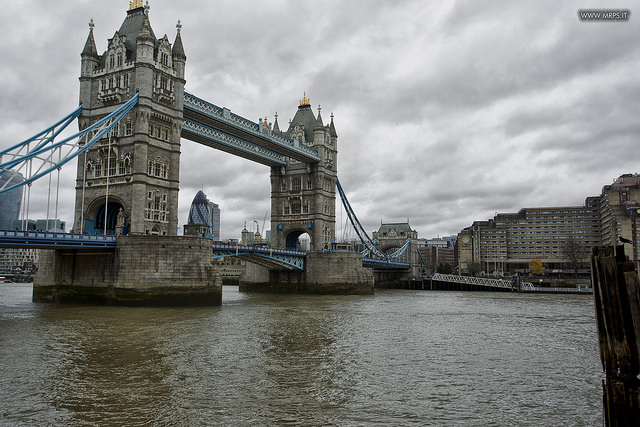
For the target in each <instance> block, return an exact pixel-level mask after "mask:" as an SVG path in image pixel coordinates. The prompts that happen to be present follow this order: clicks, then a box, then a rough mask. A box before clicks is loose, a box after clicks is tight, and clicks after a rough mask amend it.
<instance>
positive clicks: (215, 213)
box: [187, 190, 220, 240]
mask: <svg viewBox="0 0 640 427" xmlns="http://www.w3.org/2000/svg"><path fill="white" fill-rule="evenodd" d="M187 224H191V225H206V226H207V227H209V229H210V233H211V237H212V238H213V240H220V208H219V207H218V205H217V204H215V203H213V202H210V201H209V199H207V196H206V194H204V192H203V191H202V190H200V191H198V194H196V197H194V198H193V202H191V209H190V210H189V220H188V221H187Z"/></svg>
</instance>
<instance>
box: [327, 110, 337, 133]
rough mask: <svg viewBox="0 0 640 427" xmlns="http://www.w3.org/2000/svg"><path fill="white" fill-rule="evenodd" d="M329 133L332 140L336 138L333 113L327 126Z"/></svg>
mask: <svg viewBox="0 0 640 427" xmlns="http://www.w3.org/2000/svg"><path fill="white" fill-rule="evenodd" d="M329 131H330V132H331V137H332V138H337V137H338V134H337V133H336V127H335V126H334V125H333V113H331V124H330V125H329Z"/></svg>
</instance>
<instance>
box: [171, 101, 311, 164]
mask: <svg viewBox="0 0 640 427" xmlns="http://www.w3.org/2000/svg"><path fill="white" fill-rule="evenodd" d="M183 114H184V123H183V125H182V137H183V138H186V139H189V140H191V141H194V142H198V143H200V144H203V145H207V146H209V147H213V148H216V149H218V150H222V151H225V152H227V153H231V154H234V155H237V156H240V157H243V158H246V159H249V160H252V161H255V162H258V163H261V164H264V165H267V166H286V164H287V157H290V158H292V159H295V160H298V161H300V162H302V163H317V162H319V161H320V157H319V156H318V150H317V149H315V148H314V147H311V146H308V145H305V144H302V143H300V141H298V140H295V139H290V138H287V137H286V136H284V135H281V134H279V133H277V132H272V131H271V129H269V127H268V125H267V123H265V122H261V123H260V124H258V123H255V122H252V121H250V120H247V119H245V118H244V117H241V116H238V115H237V114H233V113H232V112H231V111H230V110H229V109H228V108H221V107H218V106H217V105H214V104H212V103H210V102H207V101H205V100H203V99H200V98H198V97H196V96H194V95H192V94H190V93H185V94H184V109H183Z"/></svg>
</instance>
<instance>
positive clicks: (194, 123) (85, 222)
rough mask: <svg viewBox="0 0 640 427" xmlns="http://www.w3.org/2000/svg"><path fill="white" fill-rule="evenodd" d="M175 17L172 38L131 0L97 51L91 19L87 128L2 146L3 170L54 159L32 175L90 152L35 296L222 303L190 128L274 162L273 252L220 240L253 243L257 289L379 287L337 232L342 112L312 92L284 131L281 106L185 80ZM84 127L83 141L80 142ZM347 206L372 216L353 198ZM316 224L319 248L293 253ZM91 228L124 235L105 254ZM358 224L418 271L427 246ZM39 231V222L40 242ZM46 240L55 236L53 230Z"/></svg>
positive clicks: (387, 259) (84, 61)
mask: <svg viewBox="0 0 640 427" xmlns="http://www.w3.org/2000/svg"><path fill="white" fill-rule="evenodd" d="M176 29H177V31H176V36H175V39H174V41H173V43H171V42H170V41H169V39H168V37H167V36H166V35H165V36H163V37H161V38H157V37H156V35H155V33H154V31H153V29H152V27H151V23H150V18H149V8H148V3H147V6H143V5H142V2H139V1H135V2H131V3H130V9H129V10H128V11H127V15H126V18H125V19H124V21H123V23H122V25H121V26H120V28H119V29H118V30H117V31H116V32H115V34H114V35H113V37H112V38H110V39H109V40H108V46H107V49H106V51H105V52H103V53H102V54H98V51H97V49H96V44H95V39H94V24H93V20H92V21H91V23H90V25H89V35H88V37H87V40H86V42H85V45H84V49H83V50H82V53H81V67H80V68H81V71H80V96H79V101H80V107H79V108H78V109H77V110H76V111H75V112H74V113H72V115H70V116H68V117H69V118H67V119H66V121H64V126H65V127H66V126H67V125H68V124H69V123H70V122H71V121H72V120H74V119H75V118H76V117H77V119H78V127H79V132H78V133H77V134H75V135H74V136H72V137H71V138H67V139H65V140H64V141H63V142H61V143H57V142H55V141H54V139H55V137H56V136H57V135H58V134H59V133H60V130H59V129H58V128H57V127H56V128H55V129H53V128H52V129H49V130H47V131H45V132H44V133H43V134H42V135H41V134H39V135H38V136H36V137H34V138H33V139H31V140H28V141H25V142H24V143H22V144H19V145H18V146H15V147H12V148H11V149H8V150H5V151H3V152H2V153H0V155H2V156H3V161H4V160H6V158H10V160H9V161H4V163H1V164H0V173H11V171H12V170H15V169H16V168H18V167H22V166H25V165H28V168H29V169H32V167H33V163H34V162H37V161H41V162H42V166H41V167H40V168H39V169H38V168H37V169H38V170H39V171H41V173H39V175H37V176H34V177H29V178H28V180H30V182H31V181H33V180H35V179H37V178H40V177H42V176H44V175H45V174H46V173H47V171H48V172H50V171H53V170H55V169H59V168H60V167H61V166H62V164H63V163H66V162H69V161H70V160H72V159H77V169H76V172H77V173H76V183H75V189H76V197H75V211H74V225H73V231H75V232H76V233H78V235H77V236H75V237H73V238H71V237H68V238H66V239H67V241H68V243H69V244H68V245H67V246H65V247H64V248H61V249H55V250H53V249H52V250H48V251H45V253H44V254H43V255H42V256H41V268H40V272H42V273H40V277H38V278H37V280H36V282H35V283H34V299H36V300H43V301H51V300H56V301H64V300H70V299H80V300H92V301H93V300H97V301H99V302H109V303H124V304H136V303H145V302H150V303H153V304H173V303H176V302H179V303H199V304H219V303H220V295H221V291H220V283H219V280H216V273H215V269H214V267H213V265H212V264H211V260H212V248H211V243H210V241H208V242H207V241H206V239H205V240H204V241H203V240H202V239H197V238H191V237H178V236H176V234H177V232H176V230H177V226H178V191H179V182H180V177H179V172H180V144H181V142H180V141H181V138H185V139H188V140H191V141H194V142H196V143H199V144H203V145H205V146H208V147H212V148H215V149H218V150H222V151H225V152H228V153H231V154H233V155H236V156H239V157H243V158H245V159H248V160H250V161H254V162H257V163H260V164H263V165H265V166H267V167H269V168H270V181H271V225H272V230H271V238H270V246H271V248H270V249H269V250H268V251H269V253H268V254H266V253H264V252H260V251H258V250H256V249H253V250H251V249H242V250H240V249H239V248H235V249H234V248H214V249H215V251H214V257H215V256H240V255H242V256H243V257H245V258H247V259H250V260H252V262H253V263H255V266H254V267H252V268H251V269H248V273H247V275H246V277H244V281H245V282H246V289H247V290H257V291H261V290H268V291H295V292H323V293H327V292H337V293H371V292H373V284H374V280H373V275H372V274H371V272H370V270H368V269H366V268H365V267H363V258H362V254H359V253H342V252H332V251H330V250H328V249H329V248H330V247H331V244H332V242H333V241H334V239H335V202H336V188H338V189H339V190H340V193H341V199H342V201H343V203H346V204H345V206H348V201H347V200H346V195H345V194H344V192H343V191H342V188H341V187H340V184H339V182H338V175H337V170H338V156H337V154H338V134H337V132H336V128H335V125H334V120H333V118H334V117H333V114H332V115H331V119H330V122H329V123H328V124H325V123H324V120H323V118H322V115H321V110H320V108H318V112H317V115H316V114H314V112H313V111H312V109H311V105H310V102H309V99H308V98H307V96H306V94H305V96H304V97H303V99H302V100H301V101H300V103H299V105H298V109H297V111H296V113H295V116H294V118H293V119H292V120H291V122H290V124H289V127H288V129H287V130H284V131H283V130H281V129H280V127H279V124H278V119H277V116H276V119H275V123H274V124H273V126H272V125H271V124H269V123H268V121H267V119H266V118H265V119H264V120H263V119H260V120H259V121H258V122H257V123H255V122H252V121H251V120H248V119H246V118H244V117H242V116H240V115H237V114H235V113H232V112H231V111H230V110H229V109H228V108H225V107H219V106H216V105H215V104H213V103H210V102H208V101H205V100H203V99H201V98H199V97H197V96H195V95H193V94H190V93H188V92H186V91H185V84H186V80H185V67H186V63H187V56H186V54H185V50H184V46H183V42H182V36H181V29H182V27H181V25H180V23H179V22H178V25H177V26H176ZM43 135H44V136H43ZM74 138H75V139H77V141H78V142H77V143H75V142H74V143H71V144H69V143H68V141H70V140H72V139H74ZM16 147H17V148H18V149H17V150H13V149H15V148H16ZM25 147H26V154H25V152H24V150H23V149H24V148H25ZM12 150H13V151H12ZM20 150H23V151H20ZM62 150H66V151H65V154H64V156H63V155H62ZM63 158H64V160H62V159H63ZM56 159H60V160H56ZM25 167H27V166H25ZM7 190H8V189H1V188H0V192H1V191H7ZM348 212H350V214H349V215H350V216H349V217H350V219H352V223H353V224H354V227H356V229H361V226H360V224H359V222H358V221H357V218H356V217H355V213H353V210H352V209H351V208H350V206H349V208H348ZM305 233H306V234H308V235H309V237H310V245H311V247H310V252H309V253H307V254H304V253H293V252H292V250H293V249H295V247H296V243H297V240H298V237H299V236H300V235H302V234H305ZM83 235H103V236H113V235H118V236H119V237H118V238H117V239H116V240H115V243H114V241H113V239H108V242H107V243H106V244H104V250H101V251H100V252H99V253H98V254H96V253H91V254H89V252H86V249H87V248H88V247H90V245H88V246H84V245H83V244H82V236H83ZM359 235H360V236H361V239H362V240H363V242H366V246H367V254H365V255H369V256H371V255H373V257H374V259H373V260H371V261H370V262H368V265H369V267H371V268H380V269H385V270H389V269H395V270H399V271H405V274H410V272H411V271H412V270H411V268H413V269H415V266H414V267H412V263H413V262H414V260H411V259H408V260H405V262H401V261H400V260H398V259H396V258H397V255H398V254H393V255H392V256H390V255H389V254H386V253H385V252H384V250H381V249H380V248H378V247H377V246H376V243H375V241H374V240H375V239H374V240H372V239H371V238H369V237H368V236H367V235H366V232H364V230H361V231H360V232H359ZM78 236H80V237H78ZM22 237H25V236H22ZM27 237H28V236H27ZM1 238H2V236H0V240H1ZM12 238H13V239H14V240H13V242H14V243H11V242H9V238H8V237H7V239H6V241H1V242H0V244H4V245H10V244H17V243H15V242H17V241H18V240H20V238H21V237H20V236H13V237H12ZM51 238H52V236H42V239H49V240H51ZM58 238H60V239H64V237H58ZM154 238H156V240H154ZM416 238H417V233H416V236H413V235H407V236H406V238H405V241H406V243H403V244H402V245H401V244H400V243H395V242H394V245H395V247H401V248H400V249H399V250H397V251H396V252H398V253H399V252H405V251H406V250H407V248H409V250H410V251H412V250H414V249H415V243H414V244H413V246H412V245H411V244H410V241H411V240H412V239H413V240H415V239H416ZM27 240H28V239H26V238H24V239H23V240H22V242H26V241H27ZM36 240H37V236H31V242H32V244H36V243H33V242H35V241H36ZM103 243H104V242H103ZM37 244H38V245H40V246H39V247H45V246H46V245H48V244H50V245H51V246H50V247H52V248H53V247H56V243H55V242H49V243H46V242H45V241H44V240H40V241H39V243H37ZM234 250H235V252H236V253H235V254H234V253H233V251H234ZM225 251H226V252H225ZM240 252H242V254H241V253H240ZM274 252H275V254H274ZM416 252H417V250H416ZM376 259H377V260H378V262H376ZM205 260H206V261H205ZM381 260H382V261H381ZM380 261H381V262H380ZM407 261H408V262H407ZM203 263H204V264H203ZM366 264H367V261H365V265H366ZM78 295H81V297H80V298H74V296H76V297H77V296H78Z"/></svg>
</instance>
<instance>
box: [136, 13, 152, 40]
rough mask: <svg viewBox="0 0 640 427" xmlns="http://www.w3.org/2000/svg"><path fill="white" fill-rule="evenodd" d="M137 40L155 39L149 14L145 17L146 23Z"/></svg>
mask: <svg viewBox="0 0 640 427" xmlns="http://www.w3.org/2000/svg"><path fill="white" fill-rule="evenodd" d="M136 39H151V40H153V39H154V36H153V30H152V29H151V23H150V22H149V14H145V15H144V21H143V22H142V27H141V28H140V32H139V33H138V37H136Z"/></svg>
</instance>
